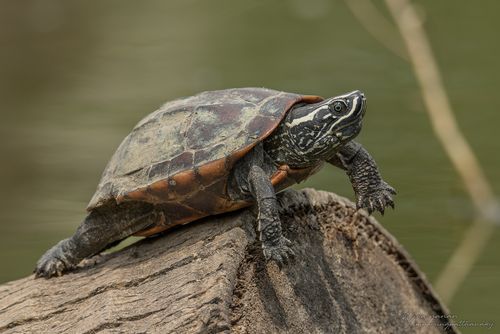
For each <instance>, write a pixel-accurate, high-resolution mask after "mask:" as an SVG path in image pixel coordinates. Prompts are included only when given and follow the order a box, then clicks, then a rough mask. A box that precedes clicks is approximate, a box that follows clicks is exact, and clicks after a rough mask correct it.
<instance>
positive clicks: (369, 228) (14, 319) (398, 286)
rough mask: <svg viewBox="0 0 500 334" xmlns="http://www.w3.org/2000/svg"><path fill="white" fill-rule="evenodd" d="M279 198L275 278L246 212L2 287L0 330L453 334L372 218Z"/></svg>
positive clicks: (320, 201)
mask: <svg viewBox="0 0 500 334" xmlns="http://www.w3.org/2000/svg"><path fill="white" fill-rule="evenodd" d="M280 201H281V202H282V206H283V210H282V211H283V212H282V220H283V226H284V233H285V235H286V236H287V237H288V238H289V239H290V240H292V241H293V242H294V250H295V252H296V258H295V260H294V262H293V263H292V264H290V265H289V266H287V267H286V268H284V269H283V270H282V271H280V270H279V269H278V268H277V266H276V265H275V264H267V265H266V264H265V263H264V262H263V258H262V255H261V251H260V249H259V245H258V243H257V241H256V238H255V231H254V225H253V220H254V219H253V218H252V214H251V213H250V212H248V211H247V212H241V213H233V214H229V215H225V216H221V217H215V218H214V217H213V218H210V219H206V220H204V221H200V222H199V223H195V224H190V225H188V226H185V227H182V228H180V229H177V230H176V231H173V232H172V233H169V234H167V235H165V236H162V237H158V238H153V239H146V240H143V241H141V242H139V243H136V244H134V245H132V246H130V247H128V248H126V249H124V250H121V251H119V252H116V253H113V254H108V255H104V256H100V257H98V258H97V259H93V260H90V261H87V263H86V264H85V265H83V266H82V267H81V268H80V269H79V270H77V271H76V272H74V273H70V274H67V275H65V276H63V277H60V278H54V279H50V280H45V279H37V280H35V279H34V278H33V276H29V277H26V278H24V279H20V280H18V281H14V282H10V283H7V284H4V285H3V286H0V332H1V333H217V332H234V333H285V332H286V333H455V330H454V329H453V328H451V327H449V325H448V322H447V312H446V310H445V309H444V308H443V306H442V305H441V304H440V303H439V301H438V300H437V299H436V297H435V294H434V293H433V292H432V290H431V288H430V286H429V284H428V283H427V282H426V281H425V278H423V276H422V274H421V273H420V272H419V270H418V269H417V267H416V266H415V264H414V263H413V262H412V261H411V260H410V259H409V257H408V256H407V255H406V253H405V252H404V250H402V248H401V246H400V245H399V244H398V243H397V241H396V240H395V239H394V238H393V237H391V236H390V235H389V234H388V233H387V232H386V231H385V230H384V229H383V228H382V227H381V226H380V225H379V224H378V223H377V222H376V221H375V219H373V218H371V217H368V216H367V215H365V214H364V213H363V212H356V210H355V209H354V207H353V204H352V203H351V202H349V201H348V200H346V199H344V198H341V197H338V196H336V195H334V194H331V193H325V192H317V191H314V190H304V191H301V192H296V191H288V192H286V193H285V194H284V195H282V196H281V198H280ZM417 322H418V323H417ZM424 323H427V324H428V325H424Z"/></svg>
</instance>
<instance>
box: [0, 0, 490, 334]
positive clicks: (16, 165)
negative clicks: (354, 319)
mask: <svg viewBox="0 0 500 334" xmlns="http://www.w3.org/2000/svg"><path fill="white" fill-rule="evenodd" d="M377 5H378V7H379V8H381V9H383V6H382V3H379V2H377ZM418 5H419V6H420V8H421V9H422V12H423V13H425V18H426V24H425V27H426V29H427V31H428V32H429V38H430V40H431V42H432V44H433V47H434V50H435V53H436V57H437V60H438V63H439V64H440V66H441V70H442V72H443V76H444V81H445V84H446V88H447V90H448V92H449V95H450V98H451V102H452V106H453V108H454V110H455V112H456V114H457V117H458V119H459V122H460V125H461V128H462V129H463V130H464V132H465V134H466V136H467V138H468V140H469V141H470V142H471V145H472V146H473V148H474V149H475V151H476V153H477V155H478V157H479V159H480V161H481V162H482V164H483V166H484V168H485V170H486V174H487V176H488V178H489V179H490V180H491V181H492V185H493V187H494V189H495V190H496V191H497V192H500V184H499V181H500V159H499V157H498V148H499V145H498V143H499V140H498V137H497V134H498V130H497V128H498V124H499V122H500V115H499V113H498V107H499V106H500V94H498V92H497V89H498V86H499V85H498V84H499V83H500V66H499V65H498V55H499V54H500V52H499V51H500V44H499V43H498V36H497V35H498V30H499V28H500V24H498V23H497V18H496V13H498V11H499V10H500V3H498V2H496V1H493V0H485V1H482V2H481V3H480V5H478V3H476V2H468V1H430V0H425V1H418ZM395 42H396V43H397V42H398V41H395ZM0 51H1V52H0V94H1V95H0V112H1V120H0V156H1V164H0V186H1V189H2V190H3V191H1V192H0V263H1V265H2V267H1V271H0V281H8V280H12V279H16V278H20V277H23V276H25V275H27V274H29V273H30V271H31V269H32V268H33V266H34V263H35V262H36V260H37V259H38V257H39V256H40V255H41V254H42V253H43V252H44V251H45V250H46V249H47V248H48V247H50V246H52V244H54V243H56V242H57V241H58V240H60V239H62V238H64V237H67V236H69V235H70V234H71V233H72V232H73V231H74V229H75V228H76V226H77V225H78V224H79V222H80V221H81V219H82V218H83V217H84V215H85V212H84V208H85V206H86V204H87V202H88V200H89V199H90V197H91V195H92V194H93V191H94V190H95V187H96V185H97V181H98V179H99V177H100V173H101V171H102V169H103V168H104V166H105V164H106V162H107V160H108V158H109V157H110V156H111V154H112V153H113V151H114V150H115V148H116V147H117V145H118V144H119V142H120V141H121V140H122V138H123V137H124V136H125V135H126V134H127V133H128V132H129V130H130V129H131V127H132V126H133V125H134V124H135V123H136V122H137V121H138V120H139V119H141V118H142V117H143V116H145V115H146V114H147V113H149V112H151V111H153V110H154V109H155V108H156V107H158V106H159V105H161V104H162V103H163V102H164V101H167V100H170V99H173V98H176V97H179V96H186V95H191V94H194V93H196V92H199V91H203V90H212V89H221V88H228V87H241V86H265V87H269V88H275V89H280V90H287V91H294V92H300V93H305V94H318V95H323V96H331V95H337V94H340V93H343V92H346V91H350V90H353V89H361V90H363V91H365V93H366V95H367V97H368V105H369V108H368V112H367V116H366V121H365V123H364V130H363V132H362V134H361V136H360V138H359V140H360V141H361V142H362V143H363V144H365V146H366V147H367V148H368V149H369V150H370V152H371V153H372V154H373V155H374V156H375V158H376V159H377V161H378V163H379V165H380V168H381V170H382V172H383V175H384V176H385V178H386V179H387V180H388V181H389V182H391V184H393V185H394V186H395V187H396V188H397V189H398V191H399V195H398V196H397V210H396V211H394V212H389V213H388V214H387V215H386V216H385V217H383V218H381V217H380V216H379V217H378V218H380V219H379V220H380V221H381V222H382V223H383V224H384V225H385V226H386V227H387V228H388V229H389V230H390V231H391V232H392V233H393V234H394V235H395V236H396V237H397V238H398V240H399V241H400V242H401V243H403V245H404V246H405V247H406V248H407V250H408V251H409V252H410V253H411V254H412V255H413V257H414V258H415V259H416V261H417V263H418V264H419V265H420V267H421V268H422V269H423V271H424V272H425V273H426V274H427V275H428V277H429V278H430V279H431V280H433V279H435V278H436V277H437V275H438V273H439V272H440V270H441V269H442V268H443V266H444V264H445V263H446V260H447V259H448V257H449V256H450V254H451V253H452V252H453V250H454V248H455V247H456V246H457V245H458V243H459V242H460V240H461V238H462V236H463V233H464V232H465V230H466V228H467V227H468V226H469V224H470V223H471V220H472V218H473V215H474V212H473V208H472V205H471V204H470V201H469V199H468V197H467V194H466V192H465V190H464V187H463V185H462V184H461V181H460V179H459V178H458V176H457V174H456V173H455V171H454V169H453V168H452V166H451V165H450V163H449V161H448V159H447V158H446V156H445V155H444V152H443V150H442V149H441V147H440V145H439V143H438V142H437V140H436V139H435V137H434V134H433V132H432V130H431V128H430V125H429V122H428V119H427V116H426V113H425V110H424V107H423V104H422V101H421V97H420V95H419V91H418V86H417V84H416V81H415V79H414V77H413V73H412V70H411V68H410V67H409V65H408V64H407V63H406V62H405V61H403V60H402V59H400V58H398V57H397V56H395V55H393V54H392V53H390V52H389V51H388V50H387V49H385V48H384V47H383V46H381V45H380V44H379V43H378V42H377V41H376V40H374V39H373V38H372V37H371V36H370V35H369V34H368V33H367V32H366V31H365V30H364V29H363V28H362V27H361V25H360V24H359V23H358V22H357V21H356V20H355V19H354V17H353V16H352V14H351V13H350V12H349V10H348V9H347V7H346V6H345V4H344V2H343V1H327V0H310V1H306V0H289V1H282V2H273V3H271V2H268V1H262V0H261V1H252V2H250V1H247V2H244V1H228V0H226V1H222V0H214V1H210V2H207V1H201V0H184V1H169V2H166V1H159V0H157V1H148V2H144V3H141V4H139V3H138V2H133V1H117V0H113V1H111V0H108V1H101V2H92V3H89V2H85V1H71V2H64V1H62V0H44V1H41V0H38V1H23V2H14V1H11V2H8V1H1V2H0ZM304 186H312V187H316V188H318V189H325V190H330V191H334V192H337V193H339V194H342V195H345V196H349V197H351V198H352V190H351V189H350V186H349V183H348V182H347V179H346V177H345V176H344V175H343V173H342V172H341V171H339V170H335V169H333V168H330V167H327V168H325V169H324V170H323V171H322V172H321V173H320V174H319V175H317V176H316V177H314V178H313V179H311V180H310V181H308V182H307V183H306V184H304ZM499 245H500V234H499V233H498V232H495V234H494V235H493V237H492V239H491V241H490V243H489V244H488V245H487V247H486V251H485V252H484V254H483V255H482V257H481V258H480V260H479V262H478V263H477V264H476V266H475V267H474V270H473V272H472V273H471V274H470V275H469V277H468V278H467V280H466V281H465V283H464V285H463V286H462V288H461V289H460V291H459V293H458V295H457V296H456V297H455V299H454V301H453V303H452V304H451V305H450V308H451V311H452V313H453V314H455V315H457V317H458V318H460V319H464V320H467V321H494V322H496V323H497V324H496V325H497V326H496V327H495V328H493V329H492V330H490V331H488V332H491V333H493V332H495V331H496V332H499V331H500V330H499V329H498V328H497V327H498V326H500V317H499V315H498V313H499V308H500V307H499V302H498V301H497V300H498V299H499V298H500V292H499V287H500V284H499V280H500V261H499V259H498V253H499V251H500V246H499ZM463 331H464V333H482V332H484V331H485V330H484V329H481V328H469V329H467V328H463Z"/></svg>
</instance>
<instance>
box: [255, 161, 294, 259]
mask: <svg viewBox="0 0 500 334" xmlns="http://www.w3.org/2000/svg"><path fill="white" fill-rule="evenodd" d="M248 181H249V186H250V193H251V194H252V196H253V197H254V199H255V202H256V204H257V210H258V214H257V222H258V230H259V238H260V241H261V242H262V251H263V253H264V257H265V258H266V260H267V261H275V262H276V264H277V265H278V266H279V267H280V268H281V267H282V265H283V264H286V263H287V262H288V260H289V258H290V257H292V256H293V255H294V253H293V251H292V249H291V248H290V246H291V244H292V243H291V242H290V240H288V239H286V238H285V237H283V234H282V231H281V222H280V218H279V210H278V201H277V199H276V194H275V193H274V188H273V185H272V184H271V181H270V180H269V177H268V176H267V175H266V173H265V172H264V170H262V168H260V167H259V166H256V165H254V166H252V167H251V168H250V172H249V173H248Z"/></svg>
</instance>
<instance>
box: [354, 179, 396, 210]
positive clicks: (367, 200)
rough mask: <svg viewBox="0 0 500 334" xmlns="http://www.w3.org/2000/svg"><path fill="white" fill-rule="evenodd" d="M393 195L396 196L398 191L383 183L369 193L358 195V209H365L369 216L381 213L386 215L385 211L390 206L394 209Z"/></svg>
mask: <svg viewBox="0 0 500 334" xmlns="http://www.w3.org/2000/svg"><path fill="white" fill-rule="evenodd" d="M393 195H396V190H395V189H394V188H393V187H391V186H390V185H388V184H387V183H386V182H384V181H382V182H381V183H380V184H379V186H378V187H376V188H375V189H371V190H370V191H369V192H368V193H366V194H358V200H357V201H356V207H357V208H358V209H365V210H366V211H368V213H369V214H372V213H373V212H374V211H379V212H380V213H381V214H382V215H384V212H385V209H386V208H387V207H388V206H390V207H391V208H393V209H394V200H393V199H392V196H393Z"/></svg>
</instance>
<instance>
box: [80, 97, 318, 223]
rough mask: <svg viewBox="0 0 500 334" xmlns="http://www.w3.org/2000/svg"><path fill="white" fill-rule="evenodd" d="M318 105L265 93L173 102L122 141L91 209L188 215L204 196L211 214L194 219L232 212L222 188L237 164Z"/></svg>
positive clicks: (304, 99)
mask: <svg viewBox="0 0 500 334" xmlns="http://www.w3.org/2000/svg"><path fill="white" fill-rule="evenodd" d="M319 100H320V98H319V97H315V96H302V95H297V94H292V93H285V92H279V91H275V90H270V89H264V88H237V89H227V90H220V91H210V92H203V93H200V94H198V95H194V96H191V97H187V98H181V99H178V100H174V101H172V102H168V103H166V104H164V105H163V106H162V107H161V108H159V109H158V110H157V111H155V112H153V113H152V114H150V115H148V116H147V117H145V118H144V119H143V120H142V121H140V122H139V124H137V125H136V126H135V128H134V129H133V130H132V132H131V133H130V134H129V135H128V136H127V137H126V138H125V139H124V140H123V142H122V143H121V145H120V146H119V147H118V149H117V151H116V152H115V154H114V155H113V157H112V158H111V160H110V161H109V163H108V165H107V167H106V169H105V170H104V173H103V175H102V178H101V181H100V182H99V185H98V188H97V191H96V193H95V195H94V196H93V198H92V200H91V201H90V203H89V205H88V208H87V209H88V210H92V209H94V208H96V207H98V206H100V205H103V204H104V203H106V202H107V201H110V200H115V201H117V202H118V203H120V202H123V201H130V200H133V201H144V202H149V203H156V204H158V203H160V204H161V203H165V204H167V205H174V206H175V203H178V204H179V205H181V204H182V208H183V209H186V208H187V210H189V207H190V206H189V203H191V202H197V201H198V202H199V201H200V199H198V198H197V197H199V196H197V193H200V195H201V194H203V197H204V198H205V200H206V204H207V205H205V206H207V209H206V210H207V211H210V212H193V214H194V216H204V215H206V214H208V213H210V214H211V213H213V212H215V211H218V210H220V209H221V208H213V207H212V208H208V206H224V205H226V206H227V205H230V204H229V203H225V199H226V198H227V196H226V194H224V189H225V186H226V181H227V177H228V175H229V173H230V171H231V168H232V167H233V165H234V163H235V162H236V161H237V160H238V159H240V158H241V157H242V156H244V155H245V154H246V153H247V152H248V151H249V150H250V149H252V148H253V147H254V146H255V145H256V144H257V143H258V142H260V141H262V140H263V139H265V138H266V137H267V136H269V135H270V134H271V132H272V131H273V130H274V129H275V128H276V127H277V126H278V124H279V123H280V121H281V120H282V119H283V117H284V115H285V114H286V112H287V111H288V110H289V109H290V108H291V106H293V105H294V104H296V103H298V102H302V101H304V102H317V101H319ZM210 196H214V197H217V199H215V198H207V197H210ZM209 203H210V204H209ZM200 207H201V208H203V206H200ZM194 211H196V210H194ZM198 211H199V210H198Z"/></svg>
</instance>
